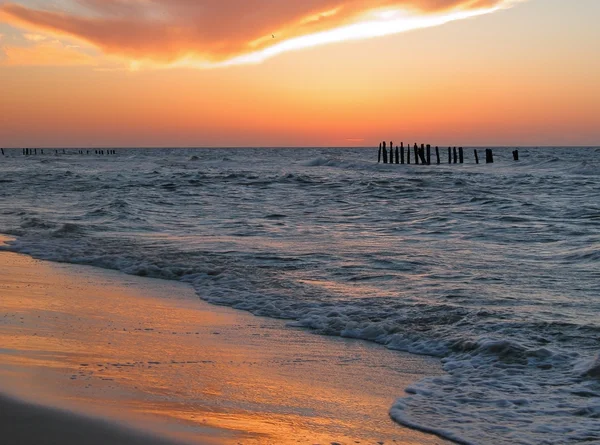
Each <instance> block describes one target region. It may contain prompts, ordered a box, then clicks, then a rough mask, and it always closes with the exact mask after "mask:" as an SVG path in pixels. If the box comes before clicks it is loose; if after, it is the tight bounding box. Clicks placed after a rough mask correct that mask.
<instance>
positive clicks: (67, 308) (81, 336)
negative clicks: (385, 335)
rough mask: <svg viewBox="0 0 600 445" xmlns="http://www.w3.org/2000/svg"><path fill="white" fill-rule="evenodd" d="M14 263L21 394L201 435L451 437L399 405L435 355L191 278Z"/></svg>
mask: <svg viewBox="0 0 600 445" xmlns="http://www.w3.org/2000/svg"><path fill="white" fill-rule="evenodd" d="M0 264H2V267H0V283H2V284H1V285H0V286H1V288H2V293H3V301H2V310H1V312H0V343H1V344H2V349H1V350H0V351H1V353H0V372H1V375H2V376H3V381H5V382H10V383H9V385H11V386H12V388H11V392H12V393H14V394H17V395H20V396H22V397H28V398H30V399H31V398H33V399H35V400H43V401H48V402H50V403H55V404H56V403H59V404H61V405H64V406H71V407H75V409H78V410H83V411H84V412H89V413H92V414H98V415H102V416H106V417H110V418H113V419H118V420H121V421H123V422H128V423H134V424H137V425H138V426H142V427H143V428H148V429H150V430H152V431H155V432H158V433H161V434H164V435H167V436H171V437H175V438H178V439H182V440H187V441H190V442H194V443H206V442H207V440H210V441H216V442H218V443H236V444H237V443H244V444H254V443H257V444H258V443H260V444H263V443H273V444H275V443H276V444H287V443H311V444H312V443H331V442H339V443H355V442H357V443H377V442H386V443H420V444H434V443H442V441H441V440H440V439H437V438H435V437H431V436H427V435H424V434H420V433H418V432H415V431H411V430H408V429H405V428H403V427H400V426H398V425H396V424H395V423H393V422H392V421H391V420H390V419H389V417H388V409H389V407H390V406H391V405H392V403H393V402H394V400H395V399H396V398H397V397H398V396H400V395H402V394H403V389H404V388H405V387H406V386H407V385H408V384H409V383H410V382H412V381H414V380H417V379H418V378H420V377H421V376H422V375H423V374H424V373H425V372H427V374H429V375H431V374H435V373H439V372H440V370H439V365H438V363H437V362H436V361H435V360H432V359H427V358H420V357H413V356H409V355H405V354H399V353H396V352H391V351H387V350H385V349H384V348H382V347H378V346H375V345H369V344H366V343H363V342H358V341H351V340H343V339H339V338H335V339H331V338H326V337H320V336H316V335H313V334H311V333H308V332H304V331H300V330H294V329H289V328H284V323H283V322H281V321H278V320H270V319H263V318H257V317H253V316H251V315H248V314H246V313H240V312H237V311H234V310H231V309H226V308H219V307H214V306H209V305H207V304H205V303H203V302H201V301H199V300H198V298H197V296H195V294H194V293H193V291H192V290H191V289H190V288H189V287H188V286H186V285H184V284H180V283H172V282H163V281H158V280H151V279H143V278H136V277H129V276H124V275H121V274H118V273H115V272H110V271H103V270H98V269H93V268H86V267H77V266H70V265H62V264H53V263H46V262H39V261H36V260H32V259H30V258H27V257H24V256H20V255H15V254H11V253H0ZM17 377H18V378H19V379H18V383H17ZM57 401H58V402H57Z"/></svg>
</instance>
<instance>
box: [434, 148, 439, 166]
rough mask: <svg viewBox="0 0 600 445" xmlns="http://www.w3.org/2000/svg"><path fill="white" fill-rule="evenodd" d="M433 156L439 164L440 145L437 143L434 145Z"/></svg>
mask: <svg viewBox="0 0 600 445" xmlns="http://www.w3.org/2000/svg"><path fill="white" fill-rule="evenodd" d="M435 158H436V160H437V165H440V147H438V146H437V145H436V147H435Z"/></svg>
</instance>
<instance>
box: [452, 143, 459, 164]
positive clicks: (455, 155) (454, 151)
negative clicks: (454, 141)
mask: <svg viewBox="0 0 600 445" xmlns="http://www.w3.org/2000/svg"><path fill="white" fill-rule="evenodd" d="M452 150H453V154H454V163H455V164H456V163H458V152H457V151H456V147H454V148H453V149H452Z"/></svg>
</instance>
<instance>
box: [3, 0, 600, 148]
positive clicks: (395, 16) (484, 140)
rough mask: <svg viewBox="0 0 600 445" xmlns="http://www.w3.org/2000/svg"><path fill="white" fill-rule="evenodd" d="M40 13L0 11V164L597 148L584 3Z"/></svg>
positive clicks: (596, 68) (164, 5)
mask: <svg viewBox="0 0 600 445" xmlns="http://www.w3.org/2000/svg"><path fill="white" fill-rule="evenodd" d="M47 3H48V2H43V1H41V0H40V1H35V0H28V1H19V2H15V1H13V2H6V1H4V2H3V1H2V0H0V146H3V147H22V146H29V147H32V146H38V147H53V146H59V147H63V146H64V147H72V146H90V147H93V146H353V145H358V146H372V145H377V144H378V141H379V140H382V139H386V140H387V139H393V140H394V141H400V140H404V141H406V142H411V141H412V142H415V141H418V142H424V143H431V144H434V145H441V146H444V145H488V144H489V145H600V82H598V79H600V57H599V56H598V54H599V53H598V42H600V30H599V28H598V27H597V25H596V23H595V20H596V18H597V17H600V2H598V1H597V0H578V1H577V2H569V1H566V0H527V1H514V0H401V1H398V0H396V1H393V0H373V1H365V0H360V1H359V0H350V1H341V0H302V1H300V0H298V1H291V0H290V1H286V2H282V1H279V0H277V1H275V0H252V1H249V0H219V1H217V0H198V1H192V0H169V1H166V0H145V1H143V2H142V1H140V0H77V1H74V0H57V1H54V2H52V7H48V6H47V5H46V4H47ZM232 11H235V13H233V12H232Z"/></svg>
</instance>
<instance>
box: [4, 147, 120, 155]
mask: <svg viewBox="0 0 600 445" xmlns="http://www.w3.org/2000/svg"><path fill="white" fill-rule="evenodd" d="M59 151H60V152H61V153H62V154H67V152H66V151H65V149H64V148H63V149H62V150H56V149H55V150H54V154H56V155H57V154H59ZM90 151H91V150H85V152H84V150H77V153H78V154H80V155H83V154H87V155H89V154H90ZM0 153H2V156H6V154H5V153H4V148H0ZM37 154H38V149H37V148H23V156H37ZM40 154H42V155H43V154H44V149H43V148H40ZM94 154H97V155H116V154H117V151H116V150H94Z"/></svg>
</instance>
